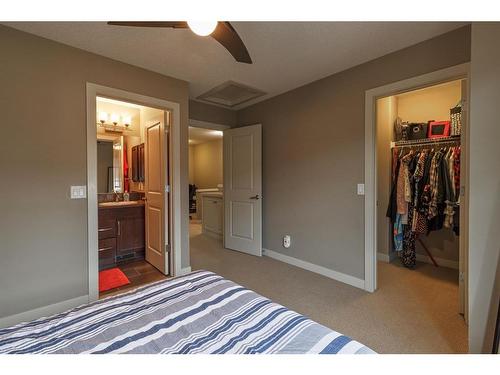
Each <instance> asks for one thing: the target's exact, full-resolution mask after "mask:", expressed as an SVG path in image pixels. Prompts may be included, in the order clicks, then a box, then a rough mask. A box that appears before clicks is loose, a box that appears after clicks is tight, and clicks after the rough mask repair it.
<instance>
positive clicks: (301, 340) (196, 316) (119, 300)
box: [0, 271, 373, 354]
mask: <svg viewBox="0 0 500 375" xmlns="http://www.w3.org/2000/svg"><path fill="white" fill-rule="evenodd" d="M0 353H11V354H23V353H67V354H74V353H164V354H168V353H190V354H194V353H205V354H207V353H214V354H217V353H233V354H238V353H245V354H252V353H288V354H291V353H296V354H304V353H324V354H337V353H348V354H362V353H373V351H372V350H370V349H369V348H367V347H366V346H364V345H363V344H360V343H359V342H357V341H355V340H352V339H350V338H349V337H346V336H344V335H342V334H340V333H338V332H335V331H332V330H331V329H329V328H326V327H324V326H322V325H320V324H318V323H316V322H314V321H312V320H310V319H308V318H306V317H305V316H303V315H300V314H298V313H296V312H293V311H291V310H289V309H287V308H285V307H283V306H281V305H278V304H276V303H274V302H272V301H270V300H269V299H267V298H265V297H262V296H260V295H259V294H257V293H255V292H253V291H251V290H249V289H246V288H244V287H242V286H240V285H238V284H235V283H234V282H232V281H230V280H227V279H225V278H223V277H221V276H219V275H217V274H215V273H212V272H208V271H197V272H193V273H190V274H188V275H185V276H181V277H177V278H174V279H170V280H165V281H160V282H157V283H154V284H150V285H148V286H145V287H142V288H139V289H136V290H134V291H132V292H129V293H124V294H120V295H118V296H113V297H109V298H106V299H102V300H99V301H96V302H94V303H91V304H87V305H83V306H79V307H76V308H74V309H71V310H69V311H66V312H64V313H61V314H57V315H54V316H50V317H44V318H40V319H38V320H34V321H31V322H26V323H20V324H17V325H15V326H12V327H8V328H3V329H0Z"/></svg>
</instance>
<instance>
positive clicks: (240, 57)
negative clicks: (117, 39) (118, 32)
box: [108, 21, 252, 64]
mask: <svg viewBox="0 0 500 375" xmlns="http://www.w3.org/2000/svg"><path fill="white" fill-rule="evenodd" d="M108 25H113V26H135V27H169V28H174V29H191V30H192V31H193V32H194V33H195V34H198V35H201V36H211V37H212V38H214V39H215V40H216V41H218V42H219V43H220V44H222V45H223V46H224V47H225V48H226V49H227V50H228V51H229V53H230V54H231V55H233V57H234V58H235V60H236V61H238V62H241V63H245V64H251V63H252V59H251V58H250V54H249V53H248V50H247V48H246V47H245V44H244V43H243V41H242V40H241V38H240V36H239V35H238V33H237V32H236V30H235V29H234V27H233V26H232V25H231V24H230V23H229V22H217V21H212V22H210V21H206V22H191V21H188V22H186V21H150V22H141V21H139V22H134V21H113V22H108Z"/></svg>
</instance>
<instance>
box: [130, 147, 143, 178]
mask: <svg viewBox="0 0 500 375" xmlns="http://www.w3.org/2000/svg"><path fill="white" fill-rule="evenodd" d="M132 181H134V182H144V143H141V144H140V145H137V146H134V147H132Z"/></svg>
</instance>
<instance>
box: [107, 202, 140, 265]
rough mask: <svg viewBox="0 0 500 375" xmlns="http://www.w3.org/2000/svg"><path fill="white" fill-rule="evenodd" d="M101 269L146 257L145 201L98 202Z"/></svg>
mask: <svg viewBox="0 0 500 375" xmlns="http://www.w3.org/2000/svg"><path fill="white" fill-rule="evenodd" d="M98 232H99V270H102V269H105V268H111V267H115V266H116V265H118V264H120V263H123V262H126V261H129V260H136V259H144V249H145V218H144V201H142V200H139V201H130V202H124V201H120V202H102V203H99V219H98Z"/></svg>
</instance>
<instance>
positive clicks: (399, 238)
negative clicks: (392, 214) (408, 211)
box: [393, 214, 403, 251]
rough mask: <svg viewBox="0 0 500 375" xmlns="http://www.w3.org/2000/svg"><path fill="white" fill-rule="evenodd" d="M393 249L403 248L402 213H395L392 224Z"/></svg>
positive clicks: (399, 249)
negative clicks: (394, 219)
mask: <svg viewBox="0 0 500 375" xmlns="http://www.w3.org/2000/svg"><path fill="white" fill-rule="evenodd" d="M393 237H394V251H401V250H403V215H401V214H397V215H396V221H395V222H394V226H393Z"/></svg>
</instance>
